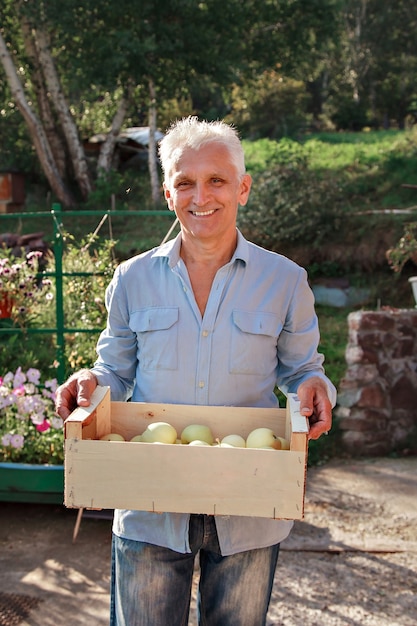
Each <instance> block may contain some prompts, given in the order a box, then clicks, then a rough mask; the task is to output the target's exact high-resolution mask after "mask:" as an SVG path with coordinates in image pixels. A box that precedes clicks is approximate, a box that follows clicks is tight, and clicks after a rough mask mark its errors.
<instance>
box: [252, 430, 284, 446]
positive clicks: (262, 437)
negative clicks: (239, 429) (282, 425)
mask: <svg viewBox="0 0 417 626" xmlns="http://www.w3.org/2000/svg"><path fill="white" fill-rule="evenodd" d="M265 446H267V447H271V448H275V450H280V448H281V442H280V441H278V439H277V436H276V435H275V433H274V431H273V430H272V429H271V428H255V430H252V432H250V433H249V435H248V436H247V439H246V447H247V448H264V447H265Z"/></svg>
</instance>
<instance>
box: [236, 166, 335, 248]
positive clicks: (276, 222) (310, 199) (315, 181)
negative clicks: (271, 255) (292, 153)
mask: <svg viewBox="0 0 417 626" xmlns="http://www.w3.org/2000/svg"><path fill="white" fill-rule="evenodd" d="M253 178H254V181H253V187H252V192H251V196H250V198H249V202H248V204H247V206H246V207H242V208H241V209H240V212H239V217H238V225H239V227H240V229H241V230H242V232H244V233H245V234H247V236H248V237H249V238H250V239H252V240H253V241H255V242H256V243H258V244H259V245H261V246H264V247H266V248H269V249H271V250H275V251H280V250H281V249H282V246H283V245H284V244H286V243H291V244H297V243H300V244H303V245H305V246H313V247H314V246H320V245H322V244H323V243H325V241H326V239H327V238H328V237H329V236H330V235H334V233H335V231H337V230H338V229H339V227H340V224H341V221H342V216H343V211H342V204H341V202H342V198H341V192H340V189H339V187H338V184H337V182H336V181H335V180H334V178H333V177H332V176H331V175H330V176H329V175H326V174H322V175H318V174H317V173H315V172H313V171H311V170H309V169H308V167H307V166H306V165H305V164H301V163H300V162H299V163H297V165H296V166H292V165H287V166H276V167H274V168H273V169H269V170H266V171H264V172H262V173H259V174H255V175H254V177H253Z"/></svg>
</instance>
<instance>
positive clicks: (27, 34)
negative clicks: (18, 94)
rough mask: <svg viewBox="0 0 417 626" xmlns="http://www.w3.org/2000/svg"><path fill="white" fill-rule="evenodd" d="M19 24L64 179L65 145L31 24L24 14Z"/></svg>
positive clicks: (47, 132)
mask: <svg viewBox="0 0 417 626" xmlns="http://www.w3.org/2000/svg"><path fill="white" fill-rule="evenodd" d="M21 26H22V34H23V40H24V44H25V50H26V53H27V55H28V58H29V61H30V62H31V64H32V68H33V70H32V73H31V81H32V84H33V86H34V90H35V93H36V99H37V103H38V110H39V116H40V119H41V122H42V125H43V128H44V131H45V135H46V137H47V139H48V143H49V145H50V147H51V151H52V154H53V155H54V160H55V163H56V166H57V169H58V171H59V174H60V176H61V178H62V179H63V180H64V179H65V173H66V167H65V165H66V163H65V146H64V144H63V143H62V141H61V137H60V136H59V134H58V132H57V130H56V122H55V120H54V116H53V113H52V109H51V105H50V102H49V100H48V94H47V90H46V89H45V83H44V81H43V76H42V70H41V67H40V64H39V59H38V53H37V50H36V45H35V42H34V41H33V37H32V26H31V24H30V23H29V20H28V19H27V17H26V16H25V15H22V16H21Z"/></svg>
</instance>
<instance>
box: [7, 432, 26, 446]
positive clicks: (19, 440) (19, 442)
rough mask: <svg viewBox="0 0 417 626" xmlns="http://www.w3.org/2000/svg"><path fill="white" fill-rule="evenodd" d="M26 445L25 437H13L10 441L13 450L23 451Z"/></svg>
mask: <svg viewBox="0 0 417 626" xmlns="http://www.w3.org/2000/svg"><path fill="white" fill-rule="evenodd" d="M24 443H25V438H24V437H23V435H12V436H11V439H10V445H11V446H12V448H16V450H21V449H22V448H23V444H24Z"/></svg>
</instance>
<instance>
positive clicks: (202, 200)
mask: <svg viewBox="0 0 417 626" xmlns="http://www.w3.org/2000/svg"><path fill="white" fill-rule="evenodd" d="M208 198H209V192H208V189H207V187H206V185H204V184H203V183H197V184H196V186H195V190H194V202H195V204H196V205H197V206H204V205H205V204H207V201H208Z"/></svg>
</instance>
